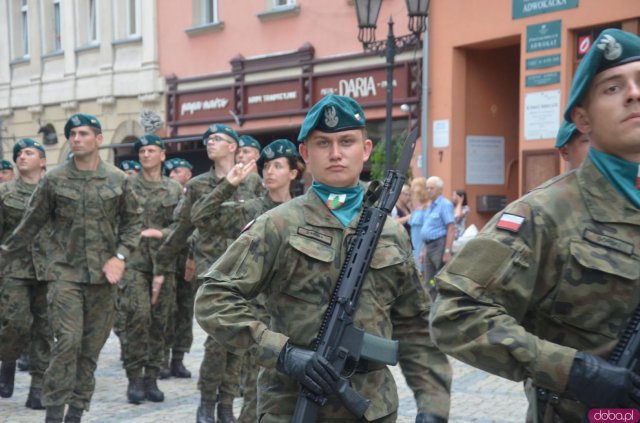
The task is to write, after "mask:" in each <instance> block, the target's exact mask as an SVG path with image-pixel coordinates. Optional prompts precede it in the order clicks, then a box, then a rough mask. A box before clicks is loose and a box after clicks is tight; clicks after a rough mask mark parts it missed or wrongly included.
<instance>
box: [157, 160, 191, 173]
mask: <svg viewBox="0 0 640 423" xmlns="http://www.w3.org/2000/svg"><path fill="white" fill-rule="evenodd" d="M179 167H186V168H187V169H189V170H192V169H193V166H192V165H191V163H189V162H188V161H187V160H185V159H181V158H179V157H175V158H173V159H169V160H167V161H166V162H164V168H165V169H167V171H169V172H171V171H172V170H173V169H177V168H179Z"/></svg>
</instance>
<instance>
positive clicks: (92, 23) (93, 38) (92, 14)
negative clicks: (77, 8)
mask: <svg viewBox="0 0 640 423" xmlns="http://www.w3.org/2000/svg"><path fill="white" fill-rule="evenodd" d="M97 2H98V0H89V22H88V24H89V25H88V32H87V41H88V42H89V44H95V43H97V42H98V19H97V14H98V11H97V7H98V5H97V4H96V3H97Z"/></svg>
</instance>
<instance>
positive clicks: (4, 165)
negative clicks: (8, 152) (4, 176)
mask: <svg viewBox="0 0 640 423" xmlns="http://www.w3.org/2000/svg"><path fill="white" fill-rule="evenodd" d="M6 169H11V170H13V165H12V164H11V162H10V161H9V160H0V170H6Z"/></svg>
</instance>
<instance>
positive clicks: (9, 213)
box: [0, 177, 36, 279]
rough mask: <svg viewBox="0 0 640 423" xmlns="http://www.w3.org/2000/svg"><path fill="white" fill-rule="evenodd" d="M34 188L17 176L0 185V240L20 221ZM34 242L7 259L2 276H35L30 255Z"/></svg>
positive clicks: (22, 277)
mask: <svg viewBox="0 0 640 423" xmlns="http://www.w3.org/2000/svg"><path fill="white" fill-rule="evenodd" d="M35 188H36V185H35V184H33V185H32V184H27V183H25V182H23V181H22V180H21V179H20V178H19V177H18V178H17V179H14V180H13V181H10V182H7V183H6V184H2V185H0V242H4V241H5V240H6V239H7V238H8V237H9V235H10V234H11V232H13V230H14V229H15V228H16V227H17V226H18V223H20V220H21V219H22V216H23V215H24V211H25V210H26V208H27V203H28V202H29V198H30V197H31V194H32V193H33V191H34V190H35ZM35 242H36V241H35V240H34V242H33V243H29V244H28V245H27V246H26V247H25V249H24V250H23V251H21V252H18V254H15V255H13V256H12V258H11V259H10V260H7V262H6V263H5V265H4V269H3V271H2V273H3V275H4V276H10V277H12V278H19V279H35V278H36V272H35V268H34V258H33V255H32V247H33V244H34V243H35Z"/></svg>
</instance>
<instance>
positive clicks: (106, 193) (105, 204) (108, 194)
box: [98, 186, 122, 220]
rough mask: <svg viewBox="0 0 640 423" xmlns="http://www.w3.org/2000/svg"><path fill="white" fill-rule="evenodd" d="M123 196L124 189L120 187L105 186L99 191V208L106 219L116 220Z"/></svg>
mask: <svg viewBox="0 0 640 423" xmlns="http://www.w3.org/2000/svg"><path fill="white" fill-rule="evenodd" d="M121 195H122V189H121V188H120V187H118V186H116V187H112V186H103V187H100V188H99V189H98V197H99V198H98V201H99V203H100V204H99V207H100V210H101V211H102V215H103V216H104V217H106V218H107V219H109V220H112V219H115V216H116V213H117V210H118V200H119V199H120V196H121Z"/></svg>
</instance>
